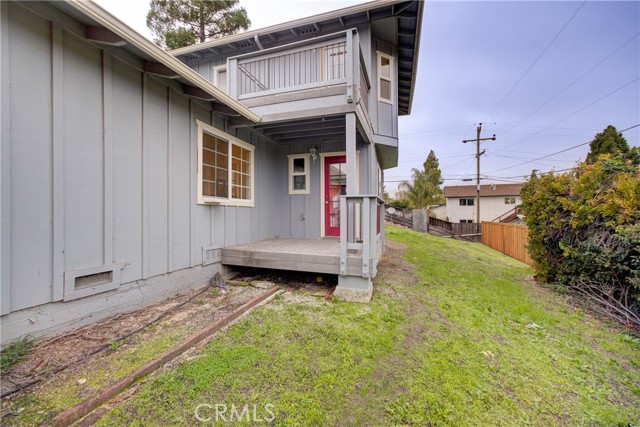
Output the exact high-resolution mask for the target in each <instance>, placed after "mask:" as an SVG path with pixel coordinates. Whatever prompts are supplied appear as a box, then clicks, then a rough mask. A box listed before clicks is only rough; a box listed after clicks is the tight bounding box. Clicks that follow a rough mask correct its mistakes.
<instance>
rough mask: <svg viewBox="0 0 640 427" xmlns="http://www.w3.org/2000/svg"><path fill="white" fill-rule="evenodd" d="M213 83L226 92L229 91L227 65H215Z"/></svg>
mask: <svg viewBox="0 0 640 427" xmlns="http://www.w3.org/2000/svg"><path fill="white" fill-rule="evenodd" d="M213 84H214V85H215V86H216V87H217V88H218V89H221V90H223V91H225V92H227V66H226V65H219V66H217V67H213Z"/></svg>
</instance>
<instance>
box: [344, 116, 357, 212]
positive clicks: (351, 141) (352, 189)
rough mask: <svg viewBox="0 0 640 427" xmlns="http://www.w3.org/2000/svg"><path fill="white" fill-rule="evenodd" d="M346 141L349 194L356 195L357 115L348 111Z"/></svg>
mask: <svg viewBox="0 0 640 427" xmlns="http://www.w3.org/2000/svg"><path fill="white" fill-rule="evenodd" d="M345 125H346V129H345V132H346V135H345V136H346V142H347V147H346V151H347V195H349V196H355V195H356V179H358V177H357V176H356V154H357V153H356V115H355V113H347V114H346V115H345ZM345 225H346V224H345Z"/></svg>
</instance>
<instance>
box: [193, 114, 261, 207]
mask: <svg viewBox="0 0 640 427" xmlns="http://www.w3.org/2000/svg"><path fill="white" fill-rule="evenodd" d="M197 124H198V203H200V204H208V203H211V204H227V205H236V206H253V150H254V147H253V145H251V144H247V143H246V142H244V141H241V140H239V139H237V138H235V137H233V136H231V135H229V134H227V133H225V132H222V131H221V130H219V129H216V128H214V127H212V126H210V125H208V124H206V123H204V122H201V121H199V120H198V121H197Z"/></svg>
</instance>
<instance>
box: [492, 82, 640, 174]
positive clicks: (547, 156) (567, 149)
mask: <svg viewBox="0 0 640 427" xmlns="http://www.w3.org/2000/svg"><path fill="white" fill-rule="evenodd" d="M636 80H637V79H636ZM638 126H640V123H639V124H637V125H634V126H630V127H628V128H626V129H622V130H620V131H618V133H623V132H626V131H628V130H630V129H634V128H637V127H638ZM591 142H592V141H588V142H583V143H582V144H578V145H573V146H571V147H569V148H565V149H564V150H560V151H556V152H555V153H551V154H547V155H545V156H542V157H538V158H535V159H532V160H527V161H526V162H522V163H518V164H516V165H512V166H507V167H504V168H500V169H494V170H492V171H489V172H487V173H493V172H500V171H503V170H507V169H512V168H515V167H518V166H522V165H526V164H527V163H532V162H535V161H537V160H542V159H546V158H549V157H552V156H555V155H557V154H560V153H564V152H567V151H569V150H573V149H575V148H578V147H582V146H584V145H587V144H591Z"/></svg>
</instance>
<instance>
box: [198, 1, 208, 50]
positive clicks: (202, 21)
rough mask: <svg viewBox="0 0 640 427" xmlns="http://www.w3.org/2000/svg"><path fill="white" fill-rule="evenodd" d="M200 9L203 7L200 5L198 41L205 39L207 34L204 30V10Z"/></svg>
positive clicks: (201, 41)
mask: <svg viewBox="0 0 640 427" xmlns="http://www.w3.org/2000/svg"><path fill="white" fill-rule="evenodd" d="M202 9H203V7H200V34H199V38H200V43H203V42H205V41H206V39H207V34H206V32H205V22H204V12H203V10H202Z"/></svg>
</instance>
